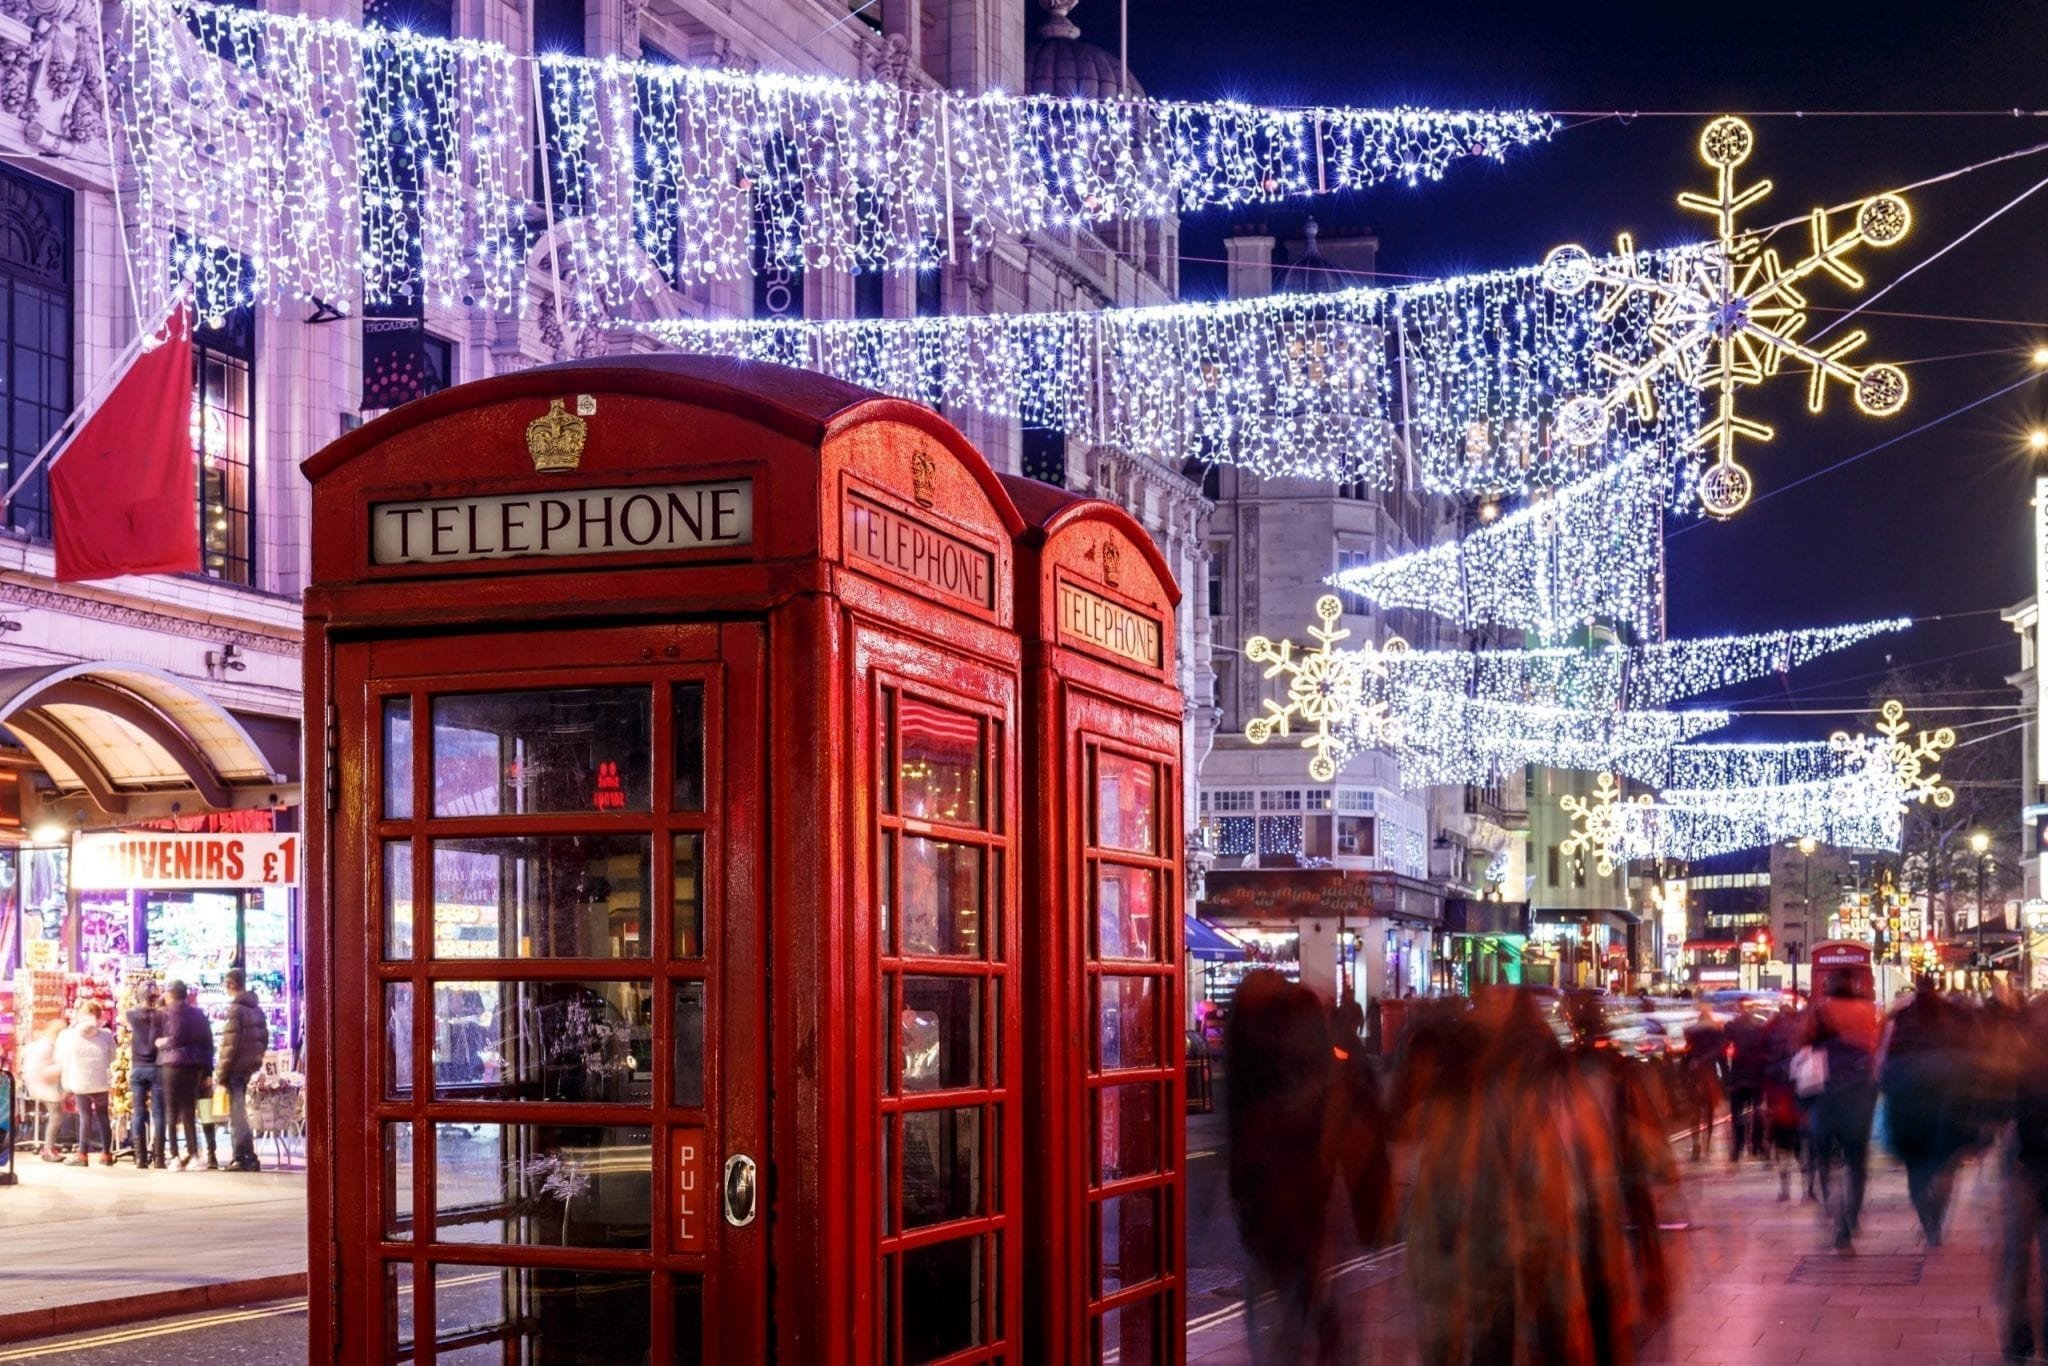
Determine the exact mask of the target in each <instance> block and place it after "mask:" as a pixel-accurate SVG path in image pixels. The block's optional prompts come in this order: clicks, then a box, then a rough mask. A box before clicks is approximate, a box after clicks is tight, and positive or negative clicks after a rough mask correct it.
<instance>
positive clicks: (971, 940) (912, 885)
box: [897, 835, 985, 958]
mask: <svg viewBox="0 0 2048 1366" xmlns="http://www.w3.org/2000/svg"><path fill="white" fill-rule="evenodd" d="M981 872H982V852H981V850H980V849H979V848H977V847H976V846H974V845H971V844H954V843H951V842H949V841H946V840H928V839H921V838H917V837H914V836H908V835H906V836H905V837H904V839H903V887H902V895H901V896H900V897H899V898H898V901H897V905H898V907H899V911H898V914H900V915H901V916H902V924H901V927H900V929H899V931H898V943H899V944H900V946H901V947H899V948H898V949H897V952H899V953H902V954H905V955H913V954H922V955H943V956H948V957H962V958H979V957H981V956H982V913H981V912H982V894H983V890H984V887H985V884H984V883H983V881H982V875H981Z"/></svg>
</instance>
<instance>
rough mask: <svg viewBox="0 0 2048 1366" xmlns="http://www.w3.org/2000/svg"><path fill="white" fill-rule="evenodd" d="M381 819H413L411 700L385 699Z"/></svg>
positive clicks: (404, 698) (399, 698)
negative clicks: (382, 814) (382, 807)
mask: <svg viewBox="0 0 2048 1366" xmlns="http://www.w3.org/2000/svg"><path fill="white" fill-rule="evenodd" d="M384 819H385V820H387V821H409V820H411V819H412V699H411V698H410V697H387V698H385V699H384Z"/></svg>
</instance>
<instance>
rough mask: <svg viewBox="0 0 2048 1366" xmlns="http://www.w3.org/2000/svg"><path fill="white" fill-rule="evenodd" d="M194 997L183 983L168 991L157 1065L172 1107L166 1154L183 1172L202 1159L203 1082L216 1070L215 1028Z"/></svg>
mask: <svg viewBox="0 0 2048 1366" xmlns="http://www.w3.org/2000/svg"><path fill="white" fill-rule="evenodd" d="M190 994H191V993H190V992H189V990H188V989H187V988H186V986H185V984H184V983H183V982H172V983H171V984H170V985H169V986H167V987H165V988H164V1000H165V1002H166V1005H165V1008H164V1032H163V1035H162V1037H160V1038H159V1039H158V1040H157V1041H156V1058H157V1065H158V1066H159V1067H161V1068H163V1073H164V1095H165V1097H166V1098H167V1099H168V1100H169V1101H170V1106H171V1118H170V1122H169V1123H168V1124H166V1125H165V1126H164V1129H165V1137H166V1139H167V1142H166V1145H165V1155H166V1156H167V1157H176V1158H177V1159H178V1170H179V1171H183V1170H185V1168H186V1167H188V1166H190V1165H191V1163H192V1160H193V1159H194V1158H196V1157H198V1156H199V1118H198V1116H199V1082H200V1079H201V1078H203V1077H205V1076H206V1075H207V1074H208V1073H209V1072H211V1071H213V1026H212V1025H210V1024H208V1023H207V1022H206V1012H205V1011H203V1010H201V1009H200V1008H199V1007H198V1006H196V1005H193V1004H192V1002H191V1000H190V999H189V997H190ZM181 1130H182V1131H183V1133H184V1135H185V1151H184V1154H183V1155H182V1156H180V1155H179V1153H178V1134H179V1132H180V1131H181ZM208 1160H209V1162H210V1161H211V1158H209V1159H208Z"/></svg>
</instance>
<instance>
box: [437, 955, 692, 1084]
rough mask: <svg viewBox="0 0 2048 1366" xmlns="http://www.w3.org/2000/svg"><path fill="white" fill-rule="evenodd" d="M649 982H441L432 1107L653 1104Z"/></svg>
mask: <svg viewBox="0 0 2048 1366" xmlns="http://www.w3.org/2000/svg"><path fill="white" fill-rule="evenodd" d="M653 1026H654V994H653V989H652V988H651V987H650V986H649V985H648V984H647V983H646V982H485V981H478V982H437V983H435V984H434V1098H435V1099H437V1100H551V1101H563V1102H569V1103H581V1104H585V1105H603V1104H618V1105H646V1104H649V1103H650V1101H651V1100H652V1096H653V1085H652V1079H653V1078H652V1073H651V1072H650V1070H649V1068H650V1066H651V1062H650V1057H649V1050H648V1042H649V1038H650V1036H651V1034H652V1031H653Z"/></svg>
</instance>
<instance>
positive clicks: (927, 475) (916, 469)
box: [910, 451, 939, 508]
mask: <svg viewBox="0 0 2048 1366" xmlns="http://www.w3.org/2000/svg"><path fill="white" fill-rule="evenodd" d="M938 472H939V468H938V466H937V465H935V464H933V463H932V458H931V457H930V456H928V455H926V454H925V453H924V452H923V451H916V452H913V453H912V454H911V457H910V496H911V497H913V498H915V499H917V505H918V506H919V507H924V508H928V507H930V506H931V505H932V499H933V497H934V492H933V487H932V483H933V480H934V479H935V478H936V477H937V475H938Z"/></svg>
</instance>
